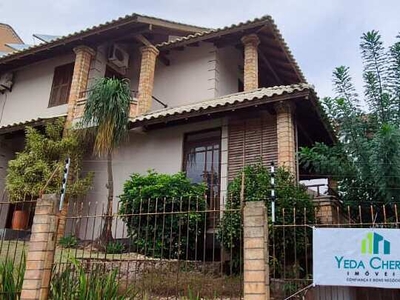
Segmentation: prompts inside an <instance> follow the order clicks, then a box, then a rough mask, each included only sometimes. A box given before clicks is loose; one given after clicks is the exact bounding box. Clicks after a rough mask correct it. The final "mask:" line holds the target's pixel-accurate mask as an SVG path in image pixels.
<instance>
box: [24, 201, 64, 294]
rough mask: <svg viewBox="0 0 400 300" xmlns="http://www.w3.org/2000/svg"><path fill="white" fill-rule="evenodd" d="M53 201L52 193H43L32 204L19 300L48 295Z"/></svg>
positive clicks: (53, 215)
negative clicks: (33, 207) (27, 246)
mask: <svg viewBox="0 0 400 300" xmlns="http://www.w3.org/2000/svg"><path fill="white" fill-rule="evenodd" d="M56 204H57V198H56V196H55V195H43V197H42V198H41V199H38V201H37V203H36V209H35V216H34V218H33V225H32V234H31V238H30V242H29V249H28V253H27V257H26V271H25V276H24V282H23V285H22V292H21V299H22V300H28V299H35V300H42V299H43V300H45V299H47V297H48V294H49V288H50V279H51V270H52V266H53V261H54V252H55V246H56V227H57V226H56V223H57V219H56Z"/></svg>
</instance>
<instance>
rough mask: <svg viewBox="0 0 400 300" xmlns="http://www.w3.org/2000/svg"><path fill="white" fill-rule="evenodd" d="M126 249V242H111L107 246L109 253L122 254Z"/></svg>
mask: <svg viewBox="0 0 400 300" xmlns="http://www.w3.org/2000/svg"><path fill="white" fill-rule="evenodd" d="M124 250H125V246H124V244H122V243H121V242H118V241H114V242H109V243H108V244H107V247H106V253H107V254H120V253H122V252H124Z"/></svg>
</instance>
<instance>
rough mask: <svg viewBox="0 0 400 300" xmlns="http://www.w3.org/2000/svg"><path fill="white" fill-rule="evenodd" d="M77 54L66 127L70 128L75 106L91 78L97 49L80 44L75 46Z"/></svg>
mask: <svg viewBox="0 0 400 300" xmlns="http://www.w3.org/2000/svg"><path fill="white" fill-rule="evenodd" d="M74 52H75V54H76V57H75V64H74V73H73V75H72V83H71V89H70V92H69V97H68V113H67V121H66V124H65V128H69V127H70V126H71V124H72V120H73V119H74V117H75V116H74V114H75V106H76V103H77V101H78V99H79V98H80V96H81V93H82V92H84V91H86V89H87V83H88V78H89V70H90V63H91V61H92V57H93V56H94V55H95V51H94V50H93V49H91V48H89V47H87V46H79V47H76V48H74Z"/></svg>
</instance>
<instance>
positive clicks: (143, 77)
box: [131, 46, 160, 117]
mask: <svg viewBox="0 0 400 300" xmlns="http://www.w3.org/2000/svg"><path fill="white" fill-rule="evenodd" d="M140 51H141V53H142V61H141V64H140V75H139V87H138V104H137V105H138V107H137V113H138V114H139V115H140V114H144V113H146V112H148V111H149V110H150V109H151V103H152V101H153V99H152V96H153V86H154V71H155V68H156V60H157V56H158V54H159V53H160V52H159V51H158V50H157V48H156V47H154V46H145V47H142V48H140ZM132 111H133V110H131V112H132ZM131 117H133V116H131Z"/></svg>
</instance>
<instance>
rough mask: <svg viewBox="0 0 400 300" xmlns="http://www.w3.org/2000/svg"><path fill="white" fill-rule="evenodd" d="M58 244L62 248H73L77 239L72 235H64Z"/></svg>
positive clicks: (76, 243)
mask: <svg viewBox="0 0 400 300" xmlns="http://www.w3.org/2000/svg"><path fill="white" fill-rule="evenodd" d="M58 243H59V244H60V246H62V247H64V248H75V247H76V246H77V245H78V239H77V238H76V237H75V236H73V235H66V236H63V237H61V238H60V240H59V241H58Z"/></svg>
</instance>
